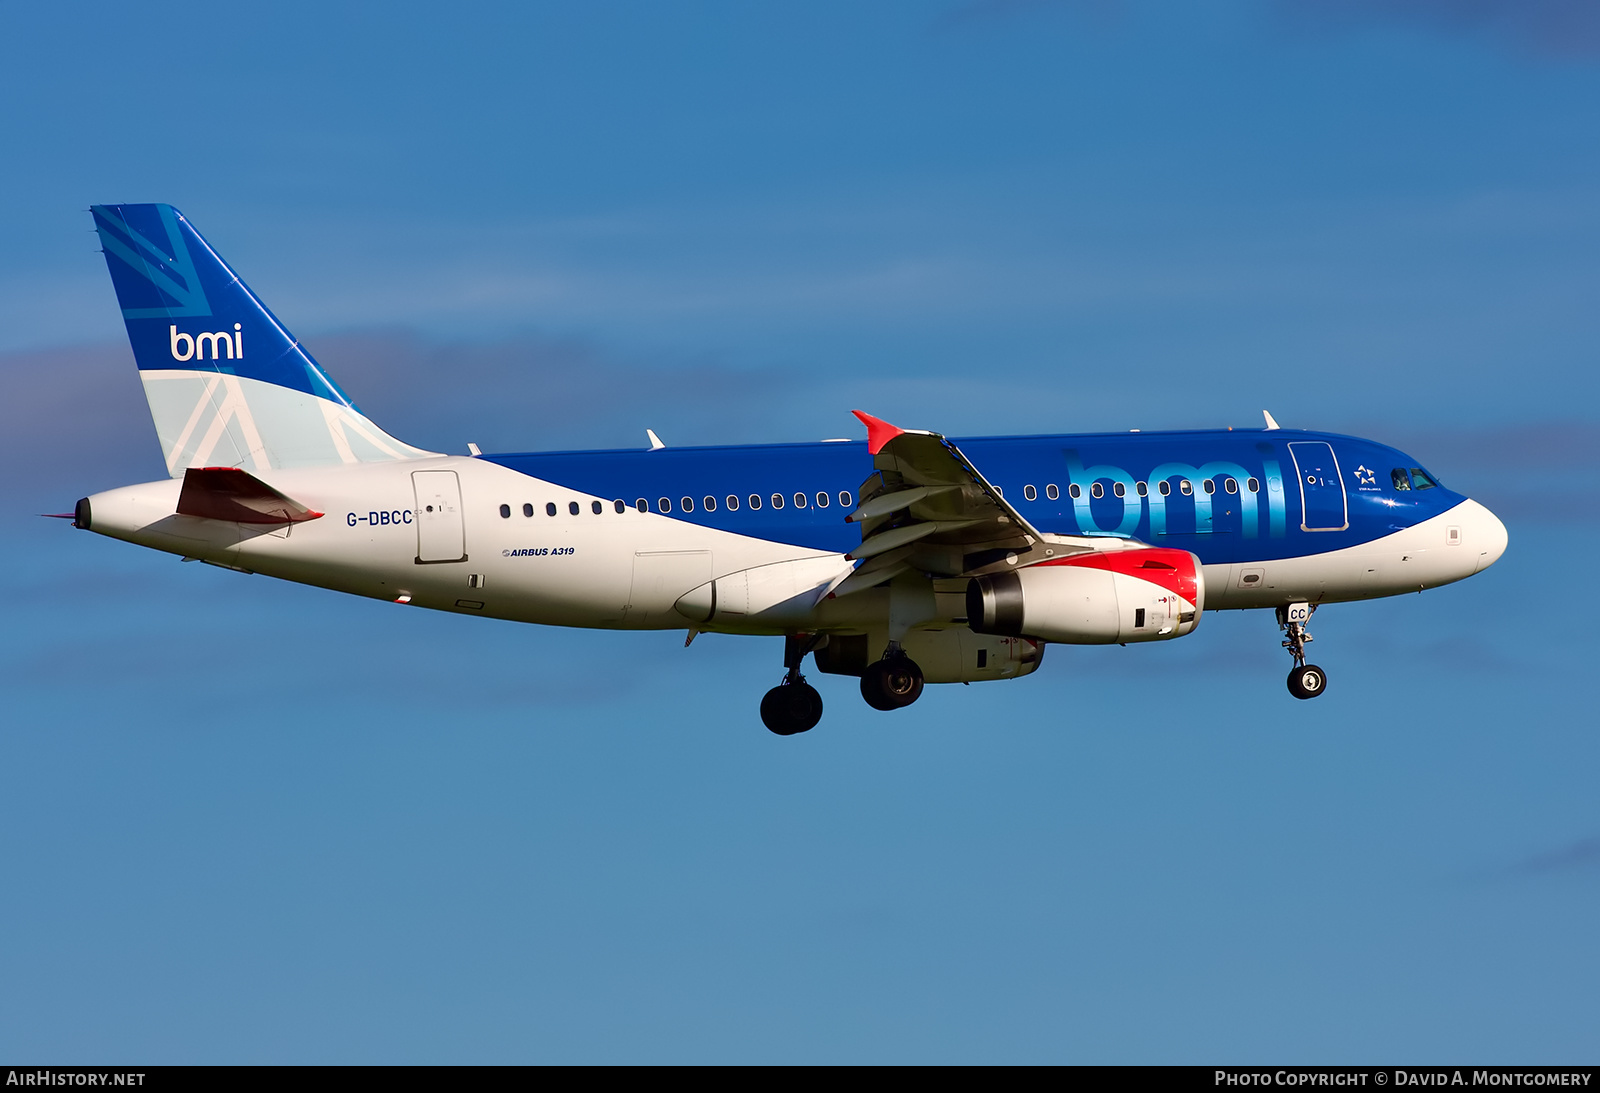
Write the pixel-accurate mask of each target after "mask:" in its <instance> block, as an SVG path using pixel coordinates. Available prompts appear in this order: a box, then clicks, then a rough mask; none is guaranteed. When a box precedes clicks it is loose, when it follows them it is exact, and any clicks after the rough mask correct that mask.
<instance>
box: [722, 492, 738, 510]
mask: <svg viewBox="0 0 1600 1093" xmlns="http://www.w3.org/2000/svg"><path fill="white" fill-rule="evenodd" d="M724 500H725V501H726V502H727V503H728V511H729V512H738V511H739V495H738V494H736V493H730V494H728V496H727V497H726V498H724Z"/></svg>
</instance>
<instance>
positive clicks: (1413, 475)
mask: <svg viewBox="0 0 1600 1093" xmlns="http://www.w3.org/2000/svg"><path fill="white" fill-rule="evenodd" d="M1389 480H1390V481H1391V482H1393V483H1394V488H1395V489H1397V490H1431V489H1433V488H1434V487H1435V486H1437V485H1438V484H1439V483H1438V482H1435V481H1434V479H1433V475H1431V474H1429V473H1428V472H1427V471H1425V470H1423V469H1422V468H1421V467H1412V468H1410V469H1409V470H1407V469H1406V468H1405V467H1396V468H1395V469H1394V470H1392V471H1390V472H1389Z"/></svg>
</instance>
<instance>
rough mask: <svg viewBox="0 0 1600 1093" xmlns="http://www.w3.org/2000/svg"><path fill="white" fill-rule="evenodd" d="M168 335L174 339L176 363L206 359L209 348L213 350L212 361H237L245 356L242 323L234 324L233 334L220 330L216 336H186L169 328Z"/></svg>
mask: <svg viewBox="0 0 1600 1093" xmlns="http://www.w3.org/2000/svg"><path fill="white" fill-rule="evenodd" d="M167 331H168V335H169V336H170V337H171V339H172V359H173V360H175V361H188V360H198V361H203V360H205V359H206V348H207V346H209V347H210V349H211V358H210V359H211V360H217V359H219V358H220V357H226V358H227V359H228V360H230V361H231V360H235V359H238V358H242V357H243V356H244V326H243V324H241V323H234V324H233V333H232V334H229V333H228V332H227V331H226V330H219V331H217V332H216V333H214V334H184V333H182V332H181V331H180V330H179V329H178V328H177V327H176V326H168V327H167Z"/></svg>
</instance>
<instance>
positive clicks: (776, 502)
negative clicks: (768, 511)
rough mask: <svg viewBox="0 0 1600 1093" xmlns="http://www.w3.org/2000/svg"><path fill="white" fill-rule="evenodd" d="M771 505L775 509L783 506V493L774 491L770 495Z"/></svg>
mask: <svg viewBox="0 0 1600 1093" xmlns="http://www.w3.org/2000/svg"><path fill="white" fill-rule="evenodd" d="M772 507H773V508H775V509H781V508H783V494H781V493H775V494H773V495H772Z"/></svg>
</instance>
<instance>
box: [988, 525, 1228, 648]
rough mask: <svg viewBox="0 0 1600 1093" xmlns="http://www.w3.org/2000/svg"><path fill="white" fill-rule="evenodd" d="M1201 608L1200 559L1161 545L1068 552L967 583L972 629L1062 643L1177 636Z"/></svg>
mask: <svg viewBox="0 0 1600 1093" xmlns="http://www.w3.org/2000/svg"><path fill="white" fill-rule="evenodd" d="M1204 607H1205V576H1204V574H1203V573H1201V571H1200V559H1198V558H1196V557H1195V556H1194V555H1193V554H1190V553H1189V552H1188V551H1186V550H1170V549H1167V548H1164V547H1142V548H1137V549H1133V550H1109V551H1094V552H1091V553H1085V554H1074V555H1072V556H1070V557H1067V558H1059V559H1056V560H1054V561H1049V562H1041V563H1039V564H1038V565H1032V566H1028V567H1027V568H1025V569H1019V570H1014V571H1012V572H1009V573H995V574H991V575H988V576H983V577H974V578H973V579H972V580H971V581H969V582H967V625H968V626H970V627H971V628H972V629H973V630H975V631H977V632H978V633H980V634H1000V635H1006V636H1009V637H1030V638H1039V639H1042V640H1044V641H1056V642H1061V643H1063V644H1067V645H1110V644H1112V643H1125V642H1130V641H1164V640H1166V639H1167V638H1181V637H1182V636H1183V635H1185V634H1187V633H1189V632H1190V631H1191V630H1193V629H1194V628H1195V626H1196V625H1198V624H1199V622H1200V612H1201V611H1202V610H1203V609H1204Z"/></svg>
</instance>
